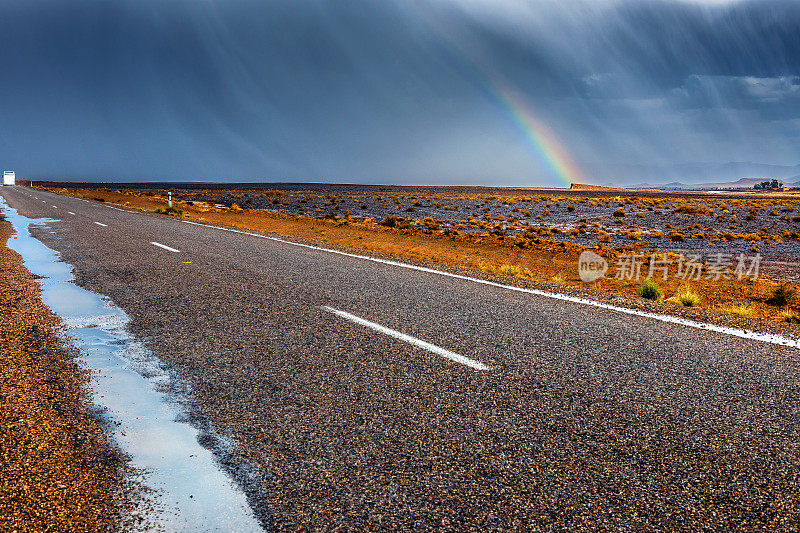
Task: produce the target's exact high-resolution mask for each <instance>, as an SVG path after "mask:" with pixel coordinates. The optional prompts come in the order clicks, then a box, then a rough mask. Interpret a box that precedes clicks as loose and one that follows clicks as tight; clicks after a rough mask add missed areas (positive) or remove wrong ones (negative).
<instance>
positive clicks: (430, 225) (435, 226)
mask: <svg viewBox="0 0 800 533" xmlns="http://www.w3.org/2000/svg"><path fill="white" fill-rule="evenodd" d="M422 224H423V225H424V226H425V229H429V230H432V231H438V230H440V229H442V227H441V226H440V225H439V223H438V222H436V221H435V220H434V219H433V218H431V217H425V218H424V219H423V220H422Z"/></svg>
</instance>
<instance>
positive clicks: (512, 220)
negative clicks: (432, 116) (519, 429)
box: [156, 185, 800, 283]
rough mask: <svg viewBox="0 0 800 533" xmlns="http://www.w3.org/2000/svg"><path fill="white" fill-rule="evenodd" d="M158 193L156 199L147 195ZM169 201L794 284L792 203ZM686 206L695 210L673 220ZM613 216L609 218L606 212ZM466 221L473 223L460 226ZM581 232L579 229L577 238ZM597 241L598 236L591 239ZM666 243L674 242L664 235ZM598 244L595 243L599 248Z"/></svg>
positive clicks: (368, 196) (282, 192)
mask: <svg viewBox="0 0 800 533" xmlns="http://www.w3.org/2000/svg"><path fill="white" fill-rule="evenodd" d="M156 191H157V192H159V194H160V193H161V191H160V190H159V189H156ZM175 197H176V198H180V199H182V200H186V201H192V202H198V201H199V202H206V203H209V204H216V205H221V206H226V207H230V206H232V205H234V204H236V205H239V206H241V207H244V208H248V209H263V210H268V211H276V212H282V213H287V214H291V215H299V214H303V215H306V216H312V217H316V218H323V217H332V216H343V215H344V214H345V213H347V212H350V213H351V214H352V216H355V217H358V218H364V217H372V218H373V219H375V220H376V221H381V220H384V219H385V218H386V217H389V216H401V217H404V218H406V219H408V220H410V221H416V222H419V223H422V222H423V221H424V220H425V219H426V218H430V219H432V220H433V222H435V223H436V224H437V225H439V226H440V227H441V228H443V229H448V228H455V229H458V230H459V231H463V232H468V233H469V232H486V231H490V230H493V229H496V228H497V227H498V225H499V227H500V228H501V229H502V231H504V232H505V233H506V234H508V235H519V234H523V233H524V232H525V231H531V230H533V231H538V232H540V233H541V232H544V233H543V234H545V235H547V237H548V238H549V239H553V240H558V241H565V242H573V243H576V244H580V245H584V246H594V245H597V244H599V243H601V242H602V243H603V244H604V246H606V247H622V246H626V247H629V246H631V245H638V246H640V247H642V248H644V249H654V250H658V251H671V252H675V253H680V254H686V255H689V254H699V255H700V256H701V257H703V259H706V260H708V259H709V258H710V257H712V256H713V254H717V253H723V254H733V255H738V254H746V255H748V256H752V255H754V254H756V253H758V254H761V255H762V256H763V259H764V260H763V266H764V272H765V273H766V274H768V275H770V276H771V277H773V278H774V279H777V280H780V281H785V282H794V283H798V282H800V240H798V239H800V234H798V230H800V216H799V215H800V201H799V200H797V199H781V198H755V197H744V196H742V195H739V197H735V196H726V195H719V194H708V195H704V196H701V195H696V194H694V195H687V194H681V193H661V194H649V195H648V194H644V195H642V194H639V193H633V192H632V193H631V194H630V195H627V196H626V195H624V194H623V196H620V193H619V192H615V193H600V194H598V193H587V192H583V193H569V192H568V191H565V192H554V191H549V192H548V191H530V190H514V189H511V190H505V191H497V190H488V191H486V190H485V191H479V190H470V189H465V191H464V192H454V191H453V190H450V191H448V190H446V189H444V190H440V189H435V188H433V189H431V188H416V189H415V188H389V187H385V188H376V187H363V188H358V187H348V188H339V189H337V188H335V187H331V188H314V189H308V190H299V189H298V187H297V186H287V185H278V186H276V188H274V189H272V190H267V191H265V190H264V188H263V187H262V188H252V189H246V188H242V189H230V190H226V189H223V188H205V189H183V190H176V191H175ZM686 206H690V207H697V208H698V210H697V211H696V212H691V210H690V212H688V213H687V212H681V208H682V207H683V208H685V207H686ZM615 213H616V214H615ZM470 220H474V221H476V223H473V224H467V223H466V222H468V221H470ZM581 229H583V231H581ZM601 231H602V232H604V233H605V234H606V235H605V236H604V237H601V235H603V234H601V233H600V232H601ZM673 236H674V237H673ZM601 239H605V240H601Z"/></svg>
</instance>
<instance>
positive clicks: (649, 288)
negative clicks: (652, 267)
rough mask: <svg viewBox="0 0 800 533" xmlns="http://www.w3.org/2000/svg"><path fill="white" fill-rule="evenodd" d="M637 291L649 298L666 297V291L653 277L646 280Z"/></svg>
mask: <svg viewBox="0 0 800 533" xmlns="http://www.w3.org/2000/svg"><path fill="white" fill-rule="evenodd" d="M637 292H638V293H639V296H641V297H642V298H645V299H647V300H660V299H661V298H663V297H664V291H662V290H661V287H659V286H658V283H656V282H655V281H653V280H651V279H646V280H644V283H642V284H641V285H640V286H639V290H638V291H637Z"/></svg>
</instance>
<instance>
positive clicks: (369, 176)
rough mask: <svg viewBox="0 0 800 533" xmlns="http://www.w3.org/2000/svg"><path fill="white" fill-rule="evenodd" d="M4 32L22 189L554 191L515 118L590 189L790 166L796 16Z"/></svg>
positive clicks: (349, 5)
mask: <svg viewBox="0 0 800 533" xmlns="http://www.w3.org/2000/svg"><path fill="white" fill-rule="evenodd" d="M0 21H2V25H3V30H2V34H3V40H2V43H0V121H1V122H0V125H1V126H2V128H1V129H0V166H2V167H3V168H6V169H9V168H13V169H15V170H16V171H17V173H18V176H19V177H20V178H26V177H35V178H44V177H55V178H72V179H82V180H83V179H85V180H113V179H117V180H209V179H219V180H225V181H256V180H265V181H338V182H350V183H353V182H364V183H409V184H492V185H496V184H504V185H561V184H562V183H561V181H563V176H559V173H558V171H557V170H554V168H553V165H552V164H550V165H549V164H548V161H547V160H546V159H547V155H548V147H546V146H545V147H544V148H543V147H542V146H541V145H538V146H537V143H536V139H535V136H531V135H530V131H527V130H528V128H527V125H530V123H526V122H525V121H524V120H523V121H520V120H519V116H520V110H525V113H526V114H527V115H526V116H528V117H529V118H530V117H533V119H534V120H535V121H536V123H537V124H539V125H542V126H543V127H544V129H545V130H548V131H549V134H548V135H549V136H550V140H551V145H550V146H549V148H551V149H552V148H553V146H558V147H560V150H562V154H563V157H565V158H568V159H571V160H572V161H573V162H574V164H575V165H576V168H579V169H580V170H581V173H582V174H583V176H584V177H585V178H586V179H587V180H588V181H592V182H596V183H603V182H607V181H609V180H611V179H617V178H619V179H623V180H635V179H636V176H635V175H634V174H632V173H631V172H632V171H631V169H634V168H645V167H651V166H664V167H673V166H674V165H677V164H681V163H691V162H710V163H724V162H728V161H756V162H762V163H770V164H776V165H797V164H798V163H800V37H798V36H800V2H798V1H797V0H740V1H731V0H729V1H725V0H716V1H712V0H706V1H689V0H3V1H2V2H0ZM510 95H512V96H513V98H511V99H510V100H509V98H508V97H509V96H510ZM526 124H527V125H526ZM543 150H544V151H543Z"/></svg>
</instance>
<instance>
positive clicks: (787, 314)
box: [780, 307, 800, 324]
mask: <svg viewBox="0 0 800 533" xmlns="http://www.w3.org/2000/svg"><path fill="white" fill-rule="evenodd" d="M780 317H781V320H783V321H784V322H789V323H790V324H800V314H797V312H796V311H795V310H794V309H789V308H788V307H787V308H786V309H783V310H781V313H780Z"/></svg>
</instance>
